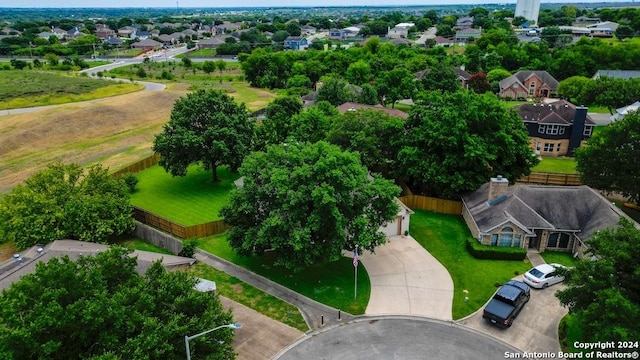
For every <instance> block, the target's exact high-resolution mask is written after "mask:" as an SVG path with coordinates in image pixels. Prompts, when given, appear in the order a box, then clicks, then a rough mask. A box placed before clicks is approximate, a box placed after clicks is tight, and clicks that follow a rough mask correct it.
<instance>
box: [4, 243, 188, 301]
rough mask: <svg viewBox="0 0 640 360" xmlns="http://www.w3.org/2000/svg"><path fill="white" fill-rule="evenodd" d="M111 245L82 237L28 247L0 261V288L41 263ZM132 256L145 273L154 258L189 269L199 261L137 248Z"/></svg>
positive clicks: (164, 263)
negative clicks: (92, 241) (12, 256)
mask: <svg viewBox="0 0 640 360" xmlns="http://www.w3.org/2000/svg"><path fill="white" fill-rule="evenodd" d="M108 248H109V247H108V246H107V245H102V244H96V243H91V242H85V241H78V240H56V241H54V242H51V243H49V244H47V245H43V246H34V247H32V248H30V249H28V250H25V251H23V252H21V253H19V254H16V255H17V256H14V258H13V259H9V260H7V261H4V262H2V263H0V290H1V289H7V288H9V286H11V284H12V283H14V282H16V281H18V280H19V279H20V278H21V277H22V276H24V275H26V274H30V273H32V272H34V271H35V269H36V265H37V264H38V263H40V262H48V261H49V260H51V259H53V258H57V257H62V256H65V255H66V256H68V257H69V258H70V259H71V260H77V259H78V258H79V257H80V256H83V255H93V254H96V253H98V252H100V251H106V250H107V249H108ZM130 255H131V256H134V257H137V259H138V264H137V266H136V271H137V272H138V273H139V274H144V272H145V271H147V269H148V268H149V267H150V266H151V264H152V263H153V262H154V261H158V260H160V261H161V262H162V265H163V266H164V267H165V268H167V270H177V269H182V268H187V267H189V266H191V265H193V264H194V263H195V261H196V260H195V259H191V258H186V257H182V256H176V255H166V254H159V253H153V252H149V251H140V250H135V251H133V252H132V253H131V254H130Z"/></svg>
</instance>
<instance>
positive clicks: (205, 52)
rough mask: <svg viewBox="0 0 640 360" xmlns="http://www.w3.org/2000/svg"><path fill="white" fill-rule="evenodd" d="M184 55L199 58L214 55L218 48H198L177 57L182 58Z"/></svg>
mask: <svg viewBox="0 0 640 360" xmlns="http://www.w3.org/2000/svg"><path fill="white" fill-rule="evenodd" d="M184 56H188V57H193V58H198V57H200V58H201V57H210V58H212V57H214V56H216V49H197V50H193V51H189V52H188V53H186V54H180V55H178V56H177V57H179V58H182V57H184Z"/></svg>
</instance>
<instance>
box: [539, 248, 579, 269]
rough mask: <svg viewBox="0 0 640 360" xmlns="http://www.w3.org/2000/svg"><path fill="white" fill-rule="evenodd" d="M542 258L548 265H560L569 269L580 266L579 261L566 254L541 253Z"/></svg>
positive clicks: (556, 252)
mask: <svg viewBox="0 0 640 360" xmlns="http://www.w3.org/2000/svg"><path fill="white" fill-rule="evenodd" d="M540 256H542V258H543V259H544V261H545V262H546V263H547V264H560V265H564V266H567V267H574V266H576V265H577V264H578V260H577V259H576V258H574V257H573V256H571V254H570V253H566V252H560V251H545V252H543V253H540Z"/></svg>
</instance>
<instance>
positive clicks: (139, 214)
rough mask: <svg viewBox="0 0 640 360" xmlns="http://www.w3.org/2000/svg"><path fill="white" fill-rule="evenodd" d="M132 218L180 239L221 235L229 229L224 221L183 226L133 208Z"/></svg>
mask: <svg viewBox="0 0 640 360" xmlns="http://www.w3.org/2000/svg"><path fill="white" fill-rule="evenodd" d="M133 217H134V218H135V219H136V220H138V221H139V222H141V223H143V224H146V225H149V226H153V227H154V228H157V229H160V230H162V231H164V232H166V233H169V234H172V235H175V236H177V237H179V238H182V239H191V238H194V237H206V236H211V235H217V234H222V233H223V232H225V231H227V230H229V229H230V228H231V227H230V226H229V225H227V224H225V223H224V220H218V221H212V222H208V223H204V224H197V225H191V226H184V225H180V224H177V223H174V222H173V221H171V220H169V219H166V218H163V217H162V216H158V215H156V214H153V213H150V212H148V211H146V210H143V209H140V208H138V207H135V206H134V207H133Z"/></svg>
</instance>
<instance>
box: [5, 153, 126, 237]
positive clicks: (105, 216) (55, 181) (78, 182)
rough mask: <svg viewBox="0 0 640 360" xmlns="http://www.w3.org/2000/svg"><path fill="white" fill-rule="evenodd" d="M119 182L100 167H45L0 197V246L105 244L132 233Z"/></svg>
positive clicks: (121, 182)
mask: <svg viewBox="0 0 640 360" xmlns="http://www.w3.org/2000/svg"><path fill="white" fill-rule="evenodd" d="M134 227H135V223H134V220H133V216H132V208H131V205H130V202H129V192H128V187H127V185H126V184H125V182H124V180H122V179H119V178H115V177H113V176H111V175H109V173H108V171H107V169H105V168H103V167H102V166H100V165H95V166H92V167H90V168H88V169H86V170H83V169H82V168H81V167H80V166H79V165H76V164H69V165H63V164H60V163H55V164H51V165H49V166H48V167H47V168H46V169H44V170H41V171H39V172H37V173H35V174H34V175H33V176H31V177H30V178H29V179H27V180H26V181H25V184H24V185H18V186H16V187H15V188H14V189H13V190H12V191H11V193H9V194H7V195H4V196H3V197H1V198H0V239H1V240H0V241H7V240H9V241H14V242H15V243H16V245H17V246H18V247H19V248H21V249H25V248H28V247H30V246H33V245H35V244H39V243H41V244H46V243H48V242H51V241H54V240H58V239H63V238H67V239H78V240H84V241H92V242H100V241H105V240H106V239H107V237H109V236H112V235H120V234H124V233H128V232H131V231H133V229H134Z"/></svg>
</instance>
